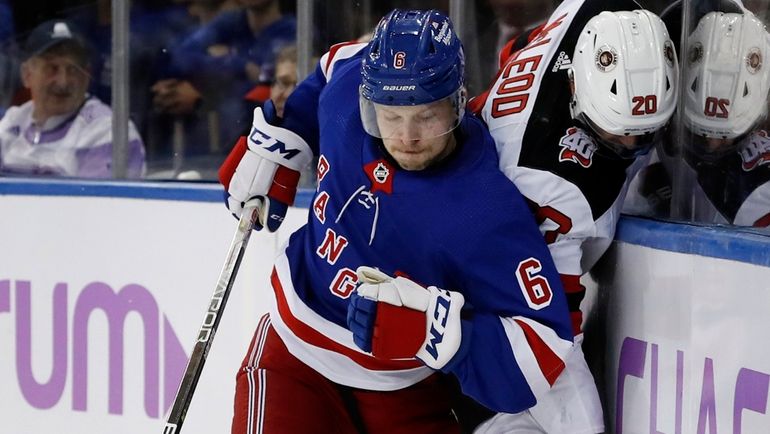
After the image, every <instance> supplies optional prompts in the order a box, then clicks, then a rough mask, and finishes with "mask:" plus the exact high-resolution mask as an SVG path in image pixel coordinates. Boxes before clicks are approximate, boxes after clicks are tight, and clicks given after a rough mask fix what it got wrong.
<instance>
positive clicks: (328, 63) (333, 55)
mask: <svg viewBox="0 0 770 434" xmlns="http://www.w3.org/2000/svg"><path fill="white" fill-rule="evenodd" d="M351 45H360V46H361V48H363V47H364V46H365V45H366V44H365V43H363V42H358V41H348V42H341V43H339V44H334V45H332V47H331V48H330V49H329V52H328V53H326V54H324V56H323V57H322V58H321V63H322V64H323V65H322V67H323V71H324V76H326V78H327V79H328V78H329V74H331V71H332V65H333V64H334V62H336V61H337V60H340V59H347V58H348V57H350V56H352V55H353V54H355V53H357V52H358V50H352V51H350V50H342V51H344V52H348V51H350V52H348V53H340V52H339V51H340V49H341V48H345V47H349V46H351ZM338 54H339V56H338Z"/></svg>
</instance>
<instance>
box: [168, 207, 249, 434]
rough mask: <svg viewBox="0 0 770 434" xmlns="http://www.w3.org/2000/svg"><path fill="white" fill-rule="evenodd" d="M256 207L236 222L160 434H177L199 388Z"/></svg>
mask: <svg viewBox="0 0 770 434" xmlns="http://www.w3.org/2000/svg"><path fill="white" fill-rule="evenodd" d="M259 205H260V204H259V202H256V201H255V202H253V203H252V202H250V203H248V204H246V206H245V207H244V209H243V213H242V214H241V220H240V221H239V222H238V230H236V231H235V236H234V237H233V241H232V243H230V250H229V251H228V252H227V259H226V260H225V265H224V267H223V268H222V272H221V273H220V274H219V281H218V282H217V287H216V289H215V290H214V295H213V296H212V297H211V302H210V303H209V307H208V310H207V311H206V316H205V318H204V319H203V325H202V326H201V329H200V331H199V332H198V339H197V340H196V342H195V347H194V348H193V351H192V354H191V355H190V360H189V362H187V368H186V369H185V372H184V377H182V382H181V383H180V385H179V390H178V391H177V393H176V398H174V405H173V407H171V413H169V416H168V420H167V422H166V426H165V427H164V428H163V434H178V433H179V432H181V430H182V423H183V422H184V419H185V416H187V409H188V408H189V407H190V401H192V397H193V393H195V387H196V386H197V385H198V380H199V379H200V376H201V372H203V365H204V363H206V357H207V356H208V353H209V349H210V348H211V342H212V341H213V340H214V334H215V333H216V331H217V327H219V320H220V319H221V318H222V313H223V312H224V309H225V304H227V298H228V297H229V296H230V290H231V289H232V287H233V283H234V282H235V276H236V275H237V274H238V268H239V267H240V265H241V260H242V259H243V255H244V254H245V253H246V246H247V244H248V243H249V236H250V235H251V229H252V228H253V227H254V222H256V220H257V216H258V215H259Z"/></svg>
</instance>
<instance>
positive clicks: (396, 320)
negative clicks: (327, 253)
mask: <svg viewBox="0 0 770 434" xmlns="http://www.w3.org/2000/svg"><path fill="white" fill-rule="evenodd" d="M356 274H357V275H358V282H359V286H358V288H356V291H355V292H354V293H353V294H351V296H350V305H349V306H348V317H347V324H348V328H349V329H350V331H351V332H353V341H354V342H355V344H356V345H357V346H358V347H359V348H361V349H362V350H364V351H366V352H370V353H372V355H373V356H374V357H377V358H380V359H390V360H395V359H407V358H417V359H419V360H421V361H422V362H423V363H425V364H426V365H427V366H429V367H431V368H433V369H442V368H443V367H444V366H446V365H447V364H448V363H449V362H450V361H451V360H452V359H453V358H454V357H455V356H458V352H459V351H460V347H461V345H460V344H461V342H462V337H463V336H462V335H463V331H462V329H463V325H462V320H461V318H460V310H461V309H462V307H463V304H464V303H465V298H464V297H463V295H462V294H461V293H459V292H455V291H447V290H444V289H439V288H437V287H435V286H429V287H427V288H425V287H423V286H420V285H418V284H417V283H415V282H413V281H411V280H409V279H407V278H405V277H396V278H393V277H391V276H388V275H387V274H385V273H383V272H381V271H379V270H377V269H374V268H370V267H359V268H358V270H356Z"/></svg>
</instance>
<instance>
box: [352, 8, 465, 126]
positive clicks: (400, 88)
mask: <svg viewBox="0 0 770 434" xmlns="http://www.w3.org/2000/svg"><path fill="white" fill-rule="evenodd" d="M464 80H465V56H464V54H463V48H462V43H461V42H460V40H459V39H458V37H457V33H456V32H455V30H454V27H453V25H452V21H451V20H450V19H449V17H447V16H446V15H444V14H443V13H441V12H439V11H437V10H429V11H422V10H399V9H395V10H393V11H391V12H390V13H389V14H388V15H386V16H385V17H384V18H383V19H382V20H380V23H379V24H378V25H377V28H376V30H375V32H374V36H373V37H372V40H371V41H370V42H369V45H368V46H367V47H366V49H365V51H364V58H363V61H362V65H361V86H360V103H361V104H360V105H361V119H362V121H363V124H364V128H365V129H366V131H367V132H368V133H369V134H372V135H374V136H377V137H383V134H381V133H380V128H378V126H377V122H376V108H377V106H378V105H380V106H418V105H423V104H431V103H435V102H437V101H441V100H444V99H449V101H450V102H451V107H452V108H453V112H454V115H453V116H454V118H453V119H452V122H451V123H450V124H451V125H450V127H449V128H448V129H447V130H446V131H443V132H442V133H447V132H449V131H451V130H452V129H454V128H455V127H456V126H457V124H459V121H460V118H462V114H463V110H464V106H465V90H464V88H463V84H464Z"/></svg>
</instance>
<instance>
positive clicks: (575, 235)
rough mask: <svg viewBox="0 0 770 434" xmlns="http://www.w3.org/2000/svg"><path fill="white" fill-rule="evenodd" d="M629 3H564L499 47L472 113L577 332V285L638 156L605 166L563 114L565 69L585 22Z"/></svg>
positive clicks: (611, 226)
mask: <svg viewBox="0 0 770 434" xmlns="http://www.w3.org/2000/svg"><path fill="white" fill-rule="evenodd" d="M633 9H640V6H639V5H638V4H637V3H636V2H634V1H630V0H619V1H607V0H567V1H564V2H563V3H562V4H561V5H560V6H559V7H558V8H557V9H556V11H555V12H554V13H553V15H551V18H550V19H549V21H548V22H547V23H546V24H545V25H543V26H541V27H539V28H537V29H535V30H533V31H532V32H530V33H527V34H525V35H522V36H521V37H520V38H519V39H517V40H516V41H514V42H513V43H511V44H509V46H507V47H506V48H505V50H508V53H511V54H510V55H507V57H506V53H502V55H501V59H506V60H505V61H504V62H503V64H502V66H501V69H500V71H499V72H498V76H497V78H496V81H495V83H494V84H493V86H492V87H491V88H490V89H489V90H488V91H487V92H485V93H484V94H482V95H480V96H479V97H477V98H475V99H474V100H473V101H471V104H470V106H471V107H470V108H471V110H472V111H473V112H475V113H477V114H478V115H480V116H481V117H482V118H483V120H484V121H485V122H486V124H487V126H488V127H489V130H490V133H491V134H492V137H494V139H495V143H496V145H497V149H498V153H499V154H500V169H501V170H502V171H503V172H504V173H505V174H506V175H507V176H508V178H510V179H511V180H512V181H513V182H514V183H515V184H516V186H517V187H518V188H519V190H520V191H521V193H522V194H523V195H524V196H525V197H526V198H527V200H528V201H529V203H530V206H531V208H532V210H533V212H534V214H535V216H536V219H537V221H538V223H539V225H540V231H541V232H542V234H543V236H544V237H545V239H546V242H547V243H548V247H549V249H550V251H551V254H552V256H553V259H554V262H555V263H556V267H557V269H558V270H559V272H560V273H561V275H562V278H563V279H564V283H565V289H566V290H567V294H568V299H569V304H570V310H571V311H572V312H573V327H574V328H575V332H576V333H578V332H579V330H580V326H581V322H582V317H581V315H580V314H579V312H580V310H579V306H580V301H581V300H582V298H583V296H584V289H583V288H582V287H581V286H580V282H579V278H580V276H581V275H583V274H584V273H586V272H587V271H588V270H589V269H590V268H591V267H592V266H593V265H594V264H595V263H596V261H597V260H598V259H599V257H601V255H602V254H603V253H604V252H605V251H606V249H607V248H608V247H609V244H610V242H611V241H612V238H613V236H614V233H615V226H616V224H617V221H618V218H619V217H620V208H621V206H622V203H623V199H624V197H625V194H626V190H627V188H628V183H629V181H630V179H631V178H633V175H634V174H635V173H636V171H638V169H639V168H640V167H642V166H643V165H644V161H643V160H645V158H646V157H642V158H637V159H636V160H629V159H619V158H613V157H611V156H608V155H606V154H605V153H601V152H597V150H598V144H597V143H595V141H594V140H593V138H592V137H591V136H590V135H589V134H587V133H586V132H585V131H584V130H583V129H581V127H580V125H579V124H578V123H576V122H575V121H574V120H573V119H572V117H571V115H570V110H569V103H570V97H571V91H570V85H569V80H568V76H567V69H568V67H569V65H570V63H571V59H570V58H571V57H572V55H573V52H574V49H575V44H576V43H577V39H578V36H579V35H580V32H581V31H582V29H583V27H584V26H585V24H586V23H587V21H588V20H589V19H591V18H592V17H593V16H595V15H596V14H598V13H600V12H601V11H604V10H610V11H618V10H633Z"/></svg>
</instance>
